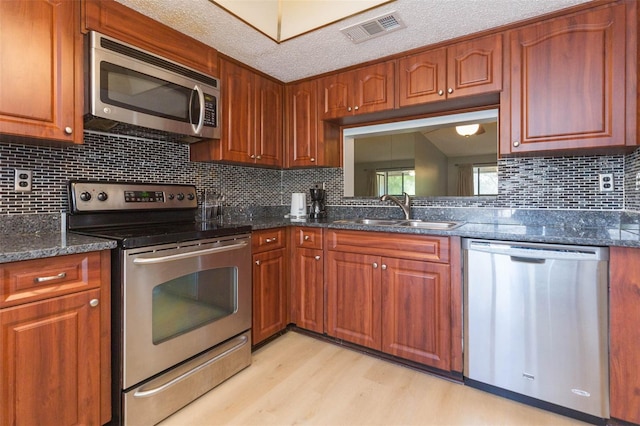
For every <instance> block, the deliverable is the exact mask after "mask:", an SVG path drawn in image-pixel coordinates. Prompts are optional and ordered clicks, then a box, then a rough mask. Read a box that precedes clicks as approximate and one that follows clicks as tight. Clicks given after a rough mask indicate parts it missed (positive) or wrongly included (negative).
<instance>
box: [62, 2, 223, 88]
mask: <svg viewBox="0 0 640 426" xmlns="http://www.w3.org/2000/svg"><path fill="white" fill-rule="evenodd" d="M72 3H79V2H77V1H73V2H72ZM82 4H83V7H84V25H85V29H86V30H94V31H98V32H101V33H103V34H105V35H108V36H111V37H114V38H116V39H118V40H121V41H124V42H126V43H129V44H132V45H134V46H137V47H139V48H142V49H145V50H148V51H150V52H153V53H155V54H158V55H160V56H162V57H164V58H167V59H171V60H173V61H176V62H178V63H180V64H182V65H184V66H187V67H190V68H193V69H195V70H198V71H201V72H203V73H205V74H207V75H211V76H213V77H218V51H217V50H216V49H214V48H212V47H210V46H207V45H206V44H204V43H202V42H199V41H198V40H195V39H193V38H191V37H189V36H187V35H184V34H182V33H180V32H178V31H176V30H174V29H172V28H170V27H168V26H166V25H164V24H161V23H160V22H158V21H155V20H153V19H151V18H149V17H147V16H145V15H143V14H141V13H138V12H136V11H135V10H132V9H130V8H128V7H126V6H124V5H122V4H120V3H118V2H116V1H114V0H83V1H82Z"/></svg>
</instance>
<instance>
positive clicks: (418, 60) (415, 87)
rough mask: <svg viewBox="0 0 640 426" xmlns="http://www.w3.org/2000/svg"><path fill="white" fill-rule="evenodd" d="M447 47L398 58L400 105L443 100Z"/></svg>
mask: <svg viewBox="0 0 640 426" xmlns="http://www.w3.org/2000/svg"><path fill="white" fill-rule="evenodd" d="M446 70H447V51H446V49H444V48H442V49H436V50H429V51H427V52H423V53H418V54H416V55H411V56H406V57H404V58H400V59H398V96H399V97H398V106H399V107H405V106H410V105H417V104H422V103H425V102H433V101H439V100H443V99H444V98H445V92H444V88H445V87H446V85H447V71H446Z"/></svg>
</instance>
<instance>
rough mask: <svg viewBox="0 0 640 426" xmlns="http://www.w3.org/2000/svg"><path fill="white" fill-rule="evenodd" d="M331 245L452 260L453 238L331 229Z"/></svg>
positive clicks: (366, 252) (406, 255) (345, 248)
mask: <svg viewBox="0 0 640 426" xmlns="http://www.w3.org/2000/svg"><path fill="white" fill-rule="evenodd" d="M327 248H328V249H329V250H335V251H346V252H351V253H363V254H371V255H379V256H389V257H397V258H402V259H415V260H424V261H429V262H441V263H449V237H439V236H434V235H412V234H396V233H386V232H367V231H342V230H340V231H335V230H329V231H328V232H327Z"/></svg>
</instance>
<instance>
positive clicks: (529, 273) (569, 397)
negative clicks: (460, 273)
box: [463, 239, 609, 418]
mask: <svg viewBox="0 0 640 426" xmlns="http://www.w3.org/2000/svg"><path fill="white" fill-rule="evenodd" d="M463 249H464V253H465V256H464V259H465V265H464V271H465V277H464V284H465V292H464V293H465V296H464V297H465V304H464V309H465V315H464V318H465V350H466V353H465V367H464V375H465V376H466V377H467V378H468V379H471V381H469V383H470V384H474V382H475V384H476V385H477V384H478V383H479V384H480V385H479V387H482V385H484V384H486V385H490V386H495V387H497V388H502V389H506V390H508V391H511V392H515V393H517V394H521V395H524V396H527V397H531V398H535V399H537V400H541V401H545V402H548V403H551V404H555V405H557V406H561V407H566V408H569V409H571V410H575V411H576V412H580V413H586V414H587V415H590V416H596V417H598V418H607V417H609V393H608V389H609V387H608V386H609V378H608V362H609V361H608V349H607V348H608V334H607V329H608V323H607V317H608V312H607V284H608V278H607V273H608V272H607V270H608V249H606V248H600V247H583V246H566V245H551V244H531V243H508V242H498V241H487V240H475V239H465V240H463Z"/></svg>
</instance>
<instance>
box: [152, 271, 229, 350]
mask: <svg viewBox="0 0 640 426" xmlns="http://www.w3.org/2000/svg"><path fill="white" fill-rule="evenodd" d="M152 293H153V294H152V303H153V304H152V338H153V344H154V345H158V344H160V343H162V342H165V341H167V340H169V339H172V338H174V337H177V336H180V335H182V334H185V333H187V332H189V331H191V330H194V329H196V328H199V327H202V326H203V325H206V324H209V323H211V322H213V321H217V320H219V319H221V318H224V317H226V316H229V315H232V314H233V313H234V312H236V311H237V309H238V270H237V268H236V267H224V268H217V269H209V270H205V271H200V272H194V273H191V274H188V275H184V276H181V277H178V278H175V279H173V280H171V281H167V282H165V283H163V284H160V285H157V286H155V287H154V288H153V291H152Z"/></svg>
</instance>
